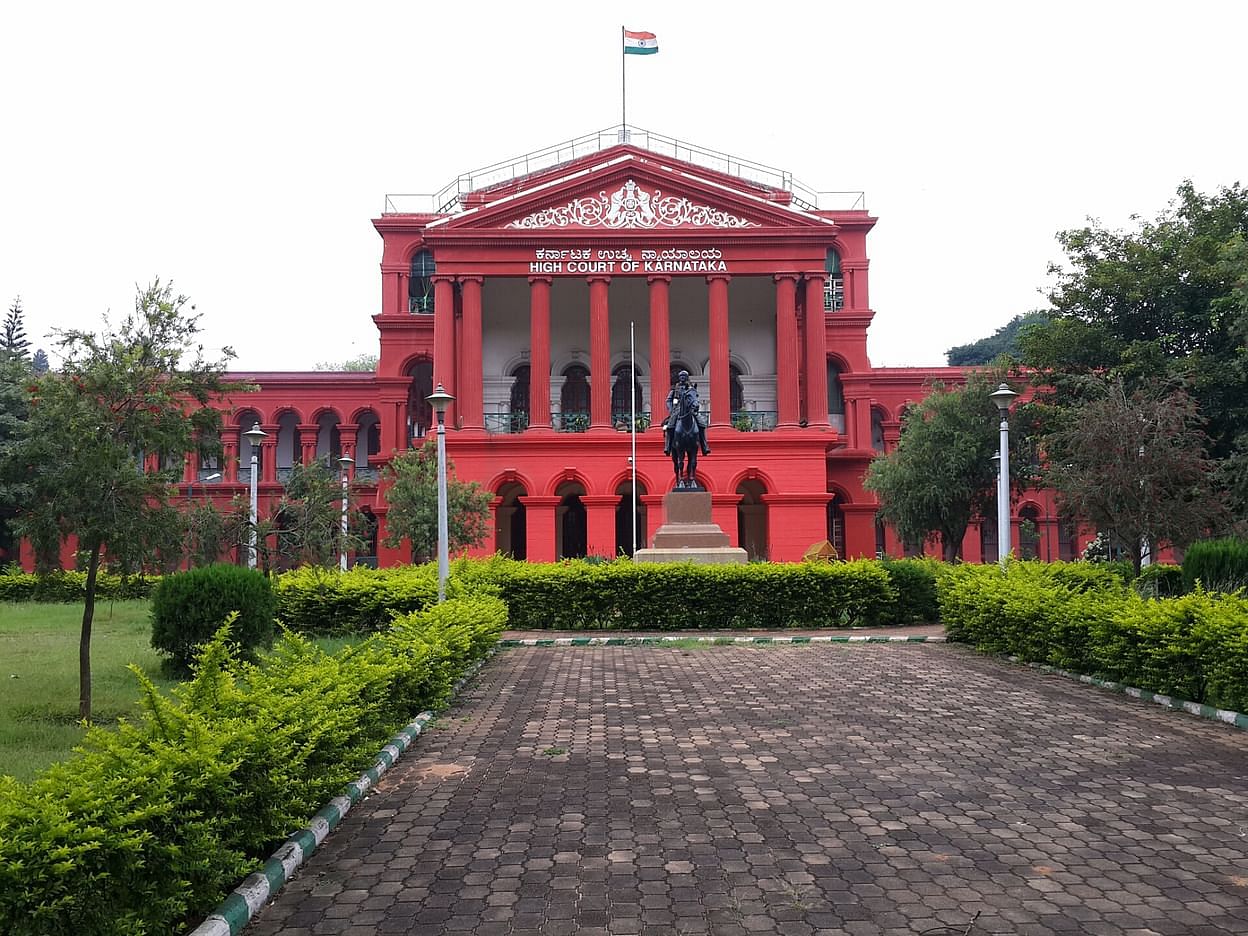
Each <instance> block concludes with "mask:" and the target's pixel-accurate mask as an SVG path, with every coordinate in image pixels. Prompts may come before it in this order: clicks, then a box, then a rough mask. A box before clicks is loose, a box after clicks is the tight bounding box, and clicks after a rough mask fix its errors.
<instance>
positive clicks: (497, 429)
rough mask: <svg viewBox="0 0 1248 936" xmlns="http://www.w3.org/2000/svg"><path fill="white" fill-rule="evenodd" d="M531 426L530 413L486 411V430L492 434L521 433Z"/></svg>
mask: <svg viewBox="0 0 1248 936" xmlns="http://www.w3.org/2000/svg"><path fill="white" fill-rule="evenodd" d="M528 428H529V414H528V413H524V412H520V413H486V414H485V431H486V432H488V433H489V434H490V435H519V434H520V433H521V432H524V430H525V429H528Z"/></svg>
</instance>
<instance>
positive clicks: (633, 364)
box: [628, 321, 637, 556]
mask: <svg viewBox="0 0 1248 936" xmlns="http://www.w3.org/2000/svg"><path fill="white" fill-rule="evenodd" d="M635 327H636V326H635V324H634V323H633V322H631V321H630V322H629V323H628V363H629V368H628V370H629V381H630V382H629V387H628V400H629V409H630V412H631V413H632V417H633V439H632V443H633V454H632V457H631V458H629V462H630V463H631V464H632V466H633V494H632V501H633V555H634V556H635V555H637V338H636V334H635Z"/></svg>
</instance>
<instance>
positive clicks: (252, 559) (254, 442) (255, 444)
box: [243, 422, 269, 569]
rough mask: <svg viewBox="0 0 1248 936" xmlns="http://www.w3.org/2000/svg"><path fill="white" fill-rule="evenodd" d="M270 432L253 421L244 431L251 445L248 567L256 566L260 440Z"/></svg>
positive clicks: (245, 437) (244, 436) (244, 435)
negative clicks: (257, 476) (257, 485)
mask: <svg viewBox="0 0 1248 936" xmlns="http://www.w3.org/2000/svg"><path fill="white" fill-rule="evenodd" d="M268 437H269V434H268V433H267V432H265V431H264V430H263V429H261V428H260V424H259V423H258V422H257V423H252V424H251V428H250V429H248V430H247V431H246V432H244V433H243V438H244V439H246V440H247V442H248V444H249V445H250V446H251V534H250V538H249V539H248V542H247V568H249V569H254V568H255V567H256V475H257V474H258V473H259V470H258V469H259V465H260V454H259V452H260V441H261V440H262V439H267V438H268Z"/></svg>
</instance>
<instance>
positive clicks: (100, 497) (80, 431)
mask: <svg viewBox="0 0 1248 936" xmlns="http://www.w3.org/2000/svg"><path fill="white" fill-rule="evenodd" d="M198 323H199V316H198V315H197V314H194V309H193V307H192V308H189V309H188V305H187V299H186V297H185V296H180V295H176V294H175V293H174V292H173V289H172V286H171V285H170V284H162V283H160V282H159V281H156V282H154V283H152V285H150V286H148V287H147V288H145V289H141V290H139V292H138V295H137V298H136V300H135V307H134V311H133V312H132V313H131V314H129V315H127V316H126V317H125V319H124V320H123V321H122V322H121V323H120V324H119V325H117V326H116V327H115V328H113V327H112V326H111V325H110V324H109V323H108V321H107V319H106V320H105V330H104V331H103V332H102V333H101V334H99V335H95V334H92V333H90V332H83V331H76V330H71V331H61V332H59V333H58V341H57V344H58V346H59V348H60V350H61V352H62V355H63V358H64V365H63V367H62V368H61V370H59V371H57V372H55V373H53V372H49V373H46V374H44V375H42V376H40V377H38V378H36V379H34V381H33V382H32V384H31V390H32V393H31V396H30V418H29V420H28V421H27V423H26V427H25V431H24V432H23V434H22V437H21V438H20V440H19V441H18V443H17V445H16V446H15V450H14V452H13V453H12V458H11V461H12V464H13V465H14V466H15V467H16V470H17V471H19V472H21V473H22V474H23V476H24V477H25V479H26V483H27V484H28V487H29V496H28V497H27V498H26V500H25V502H24V504H23V505H22V507H21V509H20V512H19V514H18V520H17V527H18V531H19V532H20V533H21V534H22V535H26V536H29V537H31V538H32V540H35V541H39V542H43V543H45V544H46V543H47V542H48V541H49V540H53V541H54V540H55V539H59V538H63V537H67V536H70V535H73V536H76V537H77V540H78V548H79V550H80V551H82V552H83V553H84V554H85V555H86V557H87V561H86V573H87V579H86V598H85V600H84V603H83V614H82V632H81V636H80V640H79V716H80V717H81V718H84V719H90V717H91V625H92V620H93V617H94V612H95V596H96V579H97V574H98V572H99V567H100V561H101V557H102V556H104V555H105V554H106V553H107V554H109V555H116V556H118V557H122V558H123V559H125V560H126V561H128V562H135V561H138V559H139V557H143V556H151V555H153V554H154V552H155V550H156V548H158V546H160V545H161V544H163V543H165V542H167V533H168V529H169V526H168V524H169V519H170V506H169V502H170V497H171V495H172V494H173V493H174V491H175V490H176V489H175V487H174V482H175V481H177V480H178V478H179V477H180V475H181V470H180V469H181V459H180V457H179V458H177V468H173V467H170V468H168V469H164V470H162V468H161V467H160V463H161V462H162V460H163V459H162V458H161V456H162V455H165V456H180V455H181V454H182V453H183V452H186V451H190V450H191V449H193V448H195V445H196V441H195V440H196V436H197V435H198V436H199V437H207V436H208V435H209V434H210V433H212V432H215V431H216V430H217V429H218V428H219V422H220V420H219V416H218V413H217V411H216V410H215V409H213V408H211V407H210V406H209V405H208V404H209V402H210V401H211V400H213V399H215V398H218V397H219V396H220V395H221V394H222V393H226V392H229V391H232V390H237V389H242V388H241V387H240V386H237V385H231V384H228V383H227V382H226V381H225V380H224V377H223V373H224V363H223V362H224V359H227V358H229V357H232V356H233V353H232V352H231V351H230V350H229V349H228V348H227V349H225V350H224V351H223V352H222V360H209V359H207V358H206V357H205V354H204V349H203V346H202V345H200V344H198V343H197V341H196V335H197V334H198V332H199V324H198Z"/></svg>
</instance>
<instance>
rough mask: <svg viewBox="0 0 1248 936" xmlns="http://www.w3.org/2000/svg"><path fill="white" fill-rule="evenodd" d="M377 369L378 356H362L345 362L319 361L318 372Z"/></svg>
mask: <svg viewBox="0 0 1248 936" xmlns="http://www.w3.org/2000/svg"><path fill="white" fill-rule="evenodd" d="M376 369H377V355H375V354H360V355H357V356H356V357H353V358H348V359H347V360H345V361H318V362H317V364H316V370H318V371H375V370H376Z"/></svg>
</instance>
